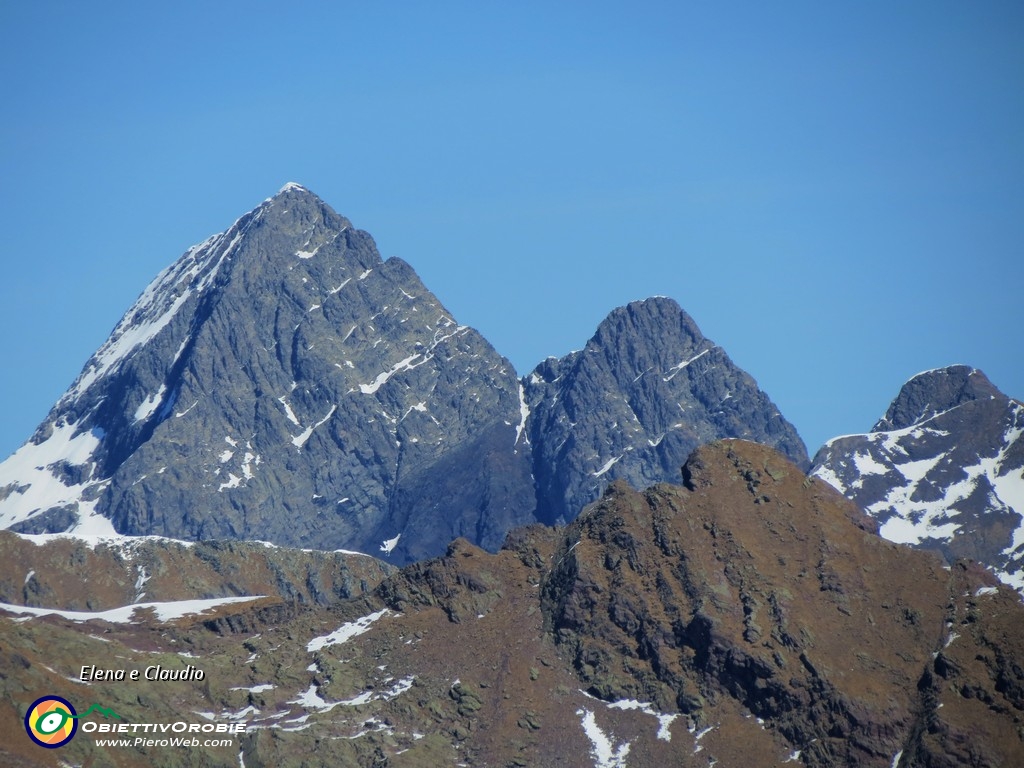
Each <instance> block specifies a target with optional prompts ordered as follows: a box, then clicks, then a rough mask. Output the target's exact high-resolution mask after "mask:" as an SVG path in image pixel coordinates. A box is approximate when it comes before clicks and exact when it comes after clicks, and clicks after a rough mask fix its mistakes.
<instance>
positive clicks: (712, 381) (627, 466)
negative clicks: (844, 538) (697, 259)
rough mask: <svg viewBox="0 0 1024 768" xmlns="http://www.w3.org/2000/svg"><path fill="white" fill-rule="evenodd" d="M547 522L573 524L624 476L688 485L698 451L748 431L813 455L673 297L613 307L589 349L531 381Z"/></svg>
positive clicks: (794, 456) (798, 454)
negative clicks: (683, 473)
mask: <svg viewBox="0 0 1024 768" xmlns="http://www.w3.org/2000/svg"><path fill="white" fill-rule="evenodd" d="M524 384H525V388H526V398H527V402H528V404H529V406H530V419H529V424H528V428H529V435H530V442H531V445H532V446H533V472H534V477H535V478H536V480H537V486H538V517H539V519H540V520H541V521H543V522H546V523H550V524H555V523H565V522H568V521H570V520H572V519H573V518H575V516H576V515H577V514H578V512H579V510H581V509H582V508H583V506H584V505H586V504H589V503H590V502H592V501H594V500H595V499H597V498H598V497H599V496H600V494H601V493H602V492H603V490H604V489H605V488H606V487H607V486H608V485H609V484H610V483H611V482H612V481H613V480H617V479H623V480H626V481H628V482H629V483H630V485H632V486H633V487H634V488H646V487H648V486H650V485H653V484H654V483H657V482H662V481H665V482H679V477H680V475H679V472H680V468H681V467H682V465H683V463H684V462H685V461H686V459H687V457H688V456H689V455H690V453H691V452H692V451H693V449H694V448H696V447H698V446H700V445H705V444H707V443H711V442H714V441H715V440H718V439H721V438H743V439H746V440H751V441H754V442H760V443H764V444H766V445H769V446H772V447H773V448H776V449H777V450H779V451H780V452H781V453H783V454H784V455H785V456H786V457H787V458H789V459H791V460H792V461H793V462H794V463H796V464H798V465H799V466H801V467H803V468H806V467H807V466H808V461H807V451H806V449H805V447H804V444H803V441H802V440H801V439H800V437H799V435H798V434H797V432H796V430H795V429H794V428H793V426H792V425H791V424H790V423H789V422H787V421H786V420H785V418H783V416H782V415H781V414H780V413H779V410H778V408H776V407H775V405H774V404H773V403H772V402H771V400H770V399H769V398H768V396H767V395H765V394H764V392H762V391H761V390H760V389H758V386H757V383H756V382H755V381H754V379H753V378H751V377H750V376H749V375H748V374H747V373H745V372H744V371H742V370H740V369H739V368H738V367H737V366H736V365H735V364H734V363H733V362H732V361H731V360H730V359H729V356H728V355H727V354H726V353H725V351H724V350H723V349H722V348H721V347H718V346H716V345H715V344H714V343H713V342H712V341H710V340H709V339H707V338H705V337H704V335H703V334H702V333H701V332H700V329H699V328H698V327H697V325H696V323H694V322H693V320H692V319H691V318H690V316H689V315H687V314H686V313H685V312H684V311H683V310H682V309H681V308H680V307H679V305H678V304H677V303H676V302H675V301H673V300H672V299H667V298H661V297H656V298H651V299H647V300H646V301H637V302H633V303H631V304H629V305H628V306H625V307H620V308H619V309H616V310H614V311H613V312H612V313H611V314H609V315H608V317H607V318H606V319H605V320H604V321H603V322H602V323H601V325H600V326H599V327H598V329H597V331H596V333H595V334H594V336H593V337H592V338H591V339H590V340H589V341H588V342H587V344H586V346H585V347H584V348H583V349H582V350H580V351H578V352H573V353H572V354H570V355H567V356H565V357H563V358H561V359H557V360H556V359H555V358H548V360H546V361H545V362H543V363H541V364H540V365H539V366H537V368H536V369H535V370H534V371H533V372H532V373H531V374H530V375H529V376H527V377H526V378H525V379H524Z"/></svg>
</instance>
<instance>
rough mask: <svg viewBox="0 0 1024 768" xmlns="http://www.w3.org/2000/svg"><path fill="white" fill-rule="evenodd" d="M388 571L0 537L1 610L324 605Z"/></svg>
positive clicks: (123, 541)
mask: <svg viewBox="0 0 1024 768" xmlns="http://www.w3.org/2000/svg"><path fill="white" fill-rule="evenodd" d="M392 571H394V567H393V566H390V565H388V564H387V563H385V562H382V561H381V560H378V559H376V558H373V557H369V556H367V555H362V554H358V553H354V552H322V551H314V550H297V549H288V548H285V547H277V546H274V545H271V544H265V543H262V542H237V541H207V542H196V543H189V542H182V541H174V540H172V539H161V538H159V537H156V536H145V537H128V536H123V537H110V538H101V537H95V538H93V539H91V540H90V539H83V538H77V537H71V536H59V535H38V536H31V535H18V534H14V533H10V532H9V531H0V604H3V603H7V604H12V605H25V606H31V607H36V608H54V609H60V610H65V611H108V610H111V609H114V608H121V607H123V606H128V605H132V604H138V603H153V602H161V603H163V602H174V601H182V600H195V599H201V600H211V599H214V598H223V597H238V596H245V595H263V596H273V597H278V598H282V599H284V600H289V601H296V602H299V603H310V604H318V605H327V604H331V603H335V602H337V601H338V600H342V599H345V598H350V597H355V596H357V595H360V594H362V593H364V592H368V591H369V590H371V589H373V588H374V587H376V586H377V584H379V583H380V582H381V581H382V580H383V579H384V578H385V577H386V576H387V575H388V574H389V573H391V572H392Z"/></svg>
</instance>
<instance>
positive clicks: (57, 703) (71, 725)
mask: <svg viewBox="0 0 1024 768" xmlns="http://www.w3.org/2000/svg"><path fill="white" fill-rule="evenodd" d="M77 714H78V713H77V712H75V708H74V707H73V706H71V702H70V701H68V700H67V699H62V698H61V697H60V696H43V697H42V698H41V699H36V700H35V701H34V702H33V703H32V706H31V707H29V708H28V712H26V713H25V730H26V731H28V735H29V738H31V739H32V741H34V742H35V743H36V744H38V745H39V746H40V747H46V748H47V749H55V748H57V747H63V746H64V745H65V744H67V743H68V742H69V741H71V738H72V737H73V736H74V735H75V731H77V730H78V720H76V719H75V716H76V715H77Z"/></svg>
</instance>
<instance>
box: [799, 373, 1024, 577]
mask: <svg viewBox="0 0 1024 768" xmlns="http://www.w3.org/2000/svg"><path fill="white" fill-rule="evenodd" d="M812 471H813V473H814V474H815V475H816V476H818V477H820V478H822V479H824V480H827V481H828V482H829V483H831V484H832V485H833V486H835V487H836V488H838V489H839V490H840V491H842V493H843V494H845V495H846V496H848V497H849V498H851V499H853V500H854V501H855V502H857V504H859V505H860V506H862V507H863V508H864V509H865V510H867V512H868V513H869V514H871V515H872V516H873V517H874V518H875V519H877V520H878V522H879V524H880V532H881V534H882V535H883V536H884V537H886V538H888V539H890V540H892V541H898V542H902V543H906V544H910V545H912V546H915V547H921V548H924V549H930V550H934V551H936V552H938V553H940V554H941V555H942V556H943V557H944V558H945V559H946V561H947V562H953V561H954V560H956V559H957V558H959V557H970V558H973V559H975V560H977V561H979V562H981V563H983V564H984V565H986V566H988V567H990V568H991V569H992V570H993V571H994V572H995V573H996V574H998V575H999V576H1000V578H1002V579H1003V580H1004V581H1006V582H1007V583H1010V584H1012V585H1013V586H1015V587H1017V589H1024V406H1022V405H1021V403H1019V402H1017V401H1016V400H1012V399H1011V398H1009V397H1007V396H1006V395H1004V394H1003V393H1002V392H1000V391H999V390H998V389H997V388H996V387H995V386H994V385H993V384H992V382H990V381H989V380H988V378H986V376H985V374H983V373H982V372H981V371H978V370H976V369H974V368H970V367H968V366H963V365H957V366H950V367H948V368H940V369H936V370H933V371H926V372H924V373H922V374H919V375H917V376H915V377H914V378H912V379H911V380H910V381H908V382H907V383H906V384H905V385H904V386H903V388H902V389H901V390H900V393H899V394H898V395H897V397H896V399H895V400H893V402H892V404H891V405H890V406H889V409H888V410H887V411H886V414H885V416H883V417H882V418H881V419H880V420H879V421H878V423H877V424H876V425H875V426H874V428H873V429H872V430H871V432H869V433H867V434H864V435H848V436H845V437H839V438H836V439H835V440H831V441H830V442H828V443H827V444H826V445H825V446H823V447H822V448H821V449H820V450H819V451H818V453H817V454H816V455H815V457H814V468H813V470H812Z"/></svg>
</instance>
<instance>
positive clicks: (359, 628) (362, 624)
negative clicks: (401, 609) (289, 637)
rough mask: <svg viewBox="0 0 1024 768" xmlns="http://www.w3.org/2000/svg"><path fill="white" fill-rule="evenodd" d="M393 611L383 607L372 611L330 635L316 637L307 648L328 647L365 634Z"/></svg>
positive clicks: (309, 649) (313, 649)
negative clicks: (374, 611) (375, 623)
mask: <svg viewBox="0 0 1024 768" xmlns="http://www.w3.org/2000/svg"><path fill="white" fill-rule="evenodd" d="M389 613H391V611H389V610H388V609H387V608H382V609H381V610H379V611H377V612H376V613H371V614H368V615H366V616H363V617H362V618H359V619H356V620H355V621H350V622H348V623H346V624H342V625H341V626H340V627H338V628H337V629H336V630H334V631H333V632H331V633H330V634H329V635H321V636H320V637H314V638H313V639H312V640H310V641H309V642H308V643H307V644H306V650H307V651H309V652H310V653H313V652H314V651H319V650H321V649H323V648H327V647H328V646H331V645H340V644H341V643H344V642H346V641H347V640H351V639H352V638H353V637H356V636H358V635H361V634H363V633H364V632H366V631H368V630H369V629H370V625H372V624H373V622H375V621H377V620H378V619H380V618H382V617H383V616H387V615H388V614H389Z"/></svg>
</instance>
